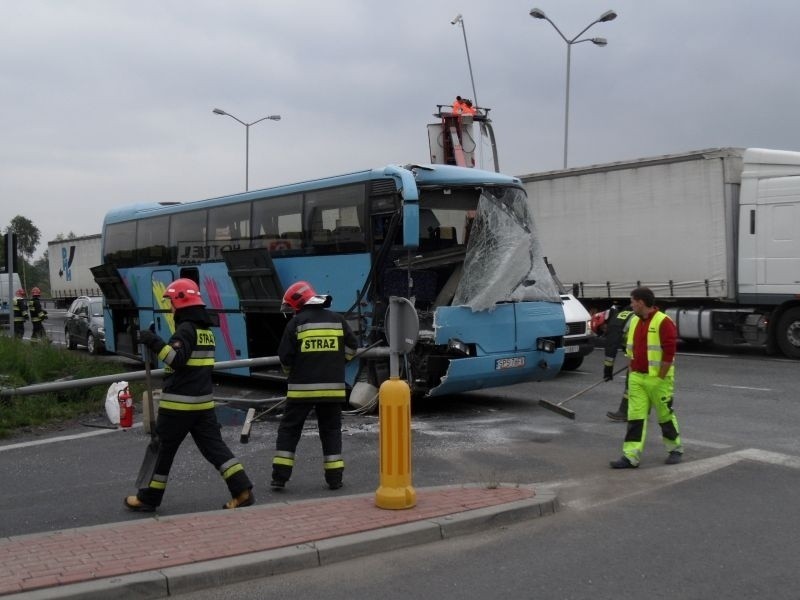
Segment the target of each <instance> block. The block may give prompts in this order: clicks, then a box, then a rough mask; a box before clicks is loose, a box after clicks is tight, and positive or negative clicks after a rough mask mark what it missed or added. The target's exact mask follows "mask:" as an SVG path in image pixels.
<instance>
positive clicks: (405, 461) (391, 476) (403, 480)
mask: <svg viewBox="0 0 800 600" xmlns="http://www.w3.org/2000/svg"><path fill="white" fill-rule="evenodd" d="M378 403H379V407H380V409H379V410H380V434H379V435H380V467H381V478H380V486H379V487H378V489H377V491H376V492H375V506H377V507H378V508H388V509H403V508H412V507H414V506H416V504H417V492H416V491H415V490H414V487H413V486H412V485H411V389H410V388H409V387H408V383H406V382H405V381H403V380H402V379H399V378H398V377H391V378H390V379H387V380H386V381H384V382H383V383H382V384H381V387H380V390H379V391H378Z"/></svg>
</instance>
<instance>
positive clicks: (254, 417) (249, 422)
mask: <svg viewBox="0 0 800 600" xmlns="http://www.w3.org/2000/svg"><path fill="white" fill-rule="evenodd" d="M284 404H286V398H282V399H280V400H278V402H276V403H275V404H273V405H272V406H270V407H269V408H268V409H266V410H264V411H261V412H260V413H258V414H256V409H255V408H248V409H247V416H245V418H244V426H243V427H242V433H241V434H239V443H240V444H246V443H247V442H249V441H250V429H251V427H252V426H253V421H258V420H259V419H261V418H262V417H264V416H265V415H268V414H269V413H271V412H272V411H273V410H277V409H278V408H280V407H281V406H283V405H284Z"/></svg>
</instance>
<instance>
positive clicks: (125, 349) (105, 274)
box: [90, 264, 139, 358]
mask: <svg viewBox="0 0 800 600" xmlns="http://www.w3.org/2000/svg"><path fill="white" fill-rule="evenodd" d="M90 270H91V272H92V275H93V276H94V280H95V281H96V282H97V286H98V287H99V288H100V291H101V292H102V293H103V297H104V299H105V300H104V302H103V305H104V307H103V314H104V317H105V328H106V349H107V350H108V351H109V352H115V353H117V354H122V355H126V356H130V357H134V358H139V352H138V350H137V345H136V333H137V332H138V331H139V309H138V307H137V306H136V302H135V301H134V299H133V297H132V296H131V294H130V292H129V291H128V288H127V287H126V286H125V282H124V281H123V280H122V276H121V275H120V274H119V271H118V270H117V268H116V267H115V266H114V265H112V264H103V265H99V266H97V267H92V268H91V269H90Z"/></svg>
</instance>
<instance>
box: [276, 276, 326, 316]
mask: <svg viewBox="0 0 800 600" xmlns="http://www.w3.org/2000/svg"><path fill="white" fill-rule="evenodd" d="M330 300H331V297H330V296H319V295H318V294H317V292H315V291H314V288H313V287H311V284H310V283H308V282H307V281H297V282H295V283H293V284H292V285H290V286H289V287H288V288H287V289H286V293H285V294H284V295H283V304H282V305H281V310H283V311H288V310H293V311H295V312H296V311H298V310H300V309H301V308H303V307H304V306H305V305H307V304H308V305H311V304H323V305H324V304H325V303H328V304H330Z"/></svg>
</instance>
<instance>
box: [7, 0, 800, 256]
mask: <svg viewBox="0 0 800 600" xmlns="http://www.w3.org/2000/svg"><path fill="white" fill-rule="evenodd" d="M533 5H538V7H539V8H541V9H543V10H544V11H545V12H546V13H547V15H548V16H549V17H550V18H551V19H552V20H553V22H554V23H556V24H557V25H558V26H559V28H560V29H561V30H562V31H563V32H564V34H565V35H566V36H567V37H571V36H574V35H575V34H576V33H578V32H579V31H581V29H582V28H583V27H585V26H586V25H587V24H589V23H590V22H591V21H592V19H594V18H596V17H597V16H599V15H600V14H601V13H602V12H604V11H605V10H607V9H609V8H614V9H615V10H616V11H617V12H618V13H619V17H618V18H617V19H616V20H614V21H612V22H609V23H599V24H596V25H594V26H593V27H592V28H591V29H590V30H589V32H588V33H587V35H589V36H602V37H605V38H607V39H608V45H607V46H606V47H603V48H600V47H597V46H594V45H593V44H589V43H586V44H577V45H574V46H573V47H572V52H571V63H570V66H571V78H570V122H569V132H570V135H569V162H570V164H571V165H579V164H592V163H600V162H606V161H612V160H622V159H628V158H634V157H639V156H650V155H656V154H664V153H669V152H678V151H683V150H689V149H696V148H705V147H713V146H721V145H737V146H749V145H754V146H764V147H775V148H781V149H798V145H799V144H798V141H797V140H798V139H800V124H798V120H797V119H796V118H795V114H796V108H795V107H796V106H797V104H798V101H799V100H800V98H798V96H799V95H800V84H798V82H797V77H796V76H795V71H796V67H795V64H794V63H795V62H796V57H797V56H798V55H800V52H799V51H800V47H799V46H800V41H798V38H797V36H796V35H795V32H794V31H793V28H794V24H795V23H797V21H798V20H799V18H800V4H798V3H796V2H793V1H791V2H790V1H788V0H769V1H767V2H763V3H759V4H749V3H735V4H731V3H730V2H729V1H723V0H704V1H703V2H699V3H698V2H689V1H688V0H669V1H668V0H650V1H648V2H642V1H641V0H620V1H618V2H614V3H613V6H612V5H611V4H610V3H607V2H605V1H603V2H600V1H599V0H582V1H580V2H579V1H577V0H571V1H570V0H562V1H559V2H553V0H547V1H545V0H536V2H535V3H531V2H526V3H523V2H521V1H520V0H508V1H504V2H495V3H487V2H479V1H478V0H460V1H458V2H455V1H451V0H440V1H438V2H425V1H423V0H409V1H407V2H403V3H400V4H398V3H389V2H385V1H383V2H381V1H375V0H373V1H368V0H342V1H339V2H321V1H319V0H305V1H303V2H297V3H287V2H284V3H281V2H274V1H266V0H259V1H256V0H242V1H237V2H234V3H221V2H216V1H210V0H201V1H189V0H174V1H171V2H163V1H156V0H142V1H139V2H135V3H132V2H123V1H122V0H94V1H86V0H84V1H81V2H70V3H66V2H60V1H57V0H26V1H24V2H22V1H17V2H11V3H8V4H7V5H5V6H4V8H5V11H4V13H5V14H4V20H3V22H2V23H0V94H1V95H2V98H3V102H4V107H3V108H4V110H2V111H0V131H2V132H3V143H2V144H0V196H2V199H3V210H2V211H0V223H2V222H6V223H8V222H9V221H10V220H11V218H13V217H14V216H15V215H17V214H21V215H23V216H26V217H27V218H29V219H31V221H33V223H34V224H35V225H36V226H37V227H39V228H40V230H41V231H42V238H43V240H51V239H53V238H54V237H55V236H56V235H57V234H59V233H68V232H69V231H73V232H74V233H76V234H79V235H89V234H94V233H98V232H99V231H100V228H101V223H102V217H103V215H104V214H105V212H106V211H107V210H108V209H109V208H112V207H116V206H120V205H123V204H127V203H131V202H139V201H152V200H168V201H176V200H177V201H188V200H194V199H201V198H207V197H213V196H218V195H224V194H228V193H234V192H237V191H241V190H242V189H243V188H244V170H245V169H244V166H245V128H244V127H243V126H242V125H240V124H239V123H236V122H235V121H234V120H232V119H230V118H228V117H224V116H218V115H214V114H212V112H211V109H212V108H214V107H219V108H222V109H224V110H226V111H228V112H230V113H231V114H234V115H236V116H237V117H238V118H240V119H241V120H243V121H245V122H252V121H255V120H257V119H259V118H261V117H263V116H266V115H268V114H280V115H281V116H282V117H283V118H282V120H281V121H279V122H275V121H265V122H262V123H258V124H256V125H254V126H252V127H251V128H250V131H249V133H250V136H249V137H250V139H249V146H248V150H249V158H250V177H249V178H250V187H251V188H256V187H265V186H270V185H277V184H282V183H290V182H292V181H300V180H305V179H312V178H316V177H320V176H325V175H334V174H337V173H340V172H349V171H355V170H360V169H364V168H370V167H378V166H382V165H384V164H386V163H390V162H394V163H405V162H424V161H426V160H427V159H428V148H427V134H426V127H425V126H426V123H428V122H431V121H432V120H433V117H432V113H433V112H434V111H435V106H436V104H437V103H448V102H450V101H451V100H452V98H453V97H454V96H455V95H456V94H462V95H466V96H472V95H473V92H472V89H471V82H470V76H469V75H470V74H469V69H468V65H467V57H466V52H465V50H466V48H465V45H464V38H463V35H462V30H461V27H460V26H459V25H455V26H454V25H451V24H450V21H451V20H452V18H453V17H454V16H455V15H456V14H458V13H461V14H462V15H463V16H464V25H465V31H466V34H467V39H468V44H469V51H470V60H471V64H472V71H473V75H474V78H475V85H476V92H477V96H478V99H479V101H480V103H481V104H482V105H484V106H488V107H491V109H492V111H491V116H492V118H493V122H494V126H495V133H496V136H497V141H498V150H499V154H500V165H501V168H502V170H503V171H505V172H509V173H512V174H522V173H530V172H535V171H541V170H549V169H555V168H559V167H560V166H561V161H562V156H563V141H564V137H563V136H564V92H565V67H566V44H565V43H564V41H563V40H562V39H561V38H560V37H559V35H558V34H557V32H556V31H555V30H554V29H553V28H552V27H551V26H550V24H549V23H547V22H546V21H543V20H538V19H532V18H531V17H530V16H528V11H529V10H530V8H531V7H532V6H533ZM44 249H45V248H44V246H42V247H41V248H40V249H39V252H41V251H43V250H44Z"/></svg>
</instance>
